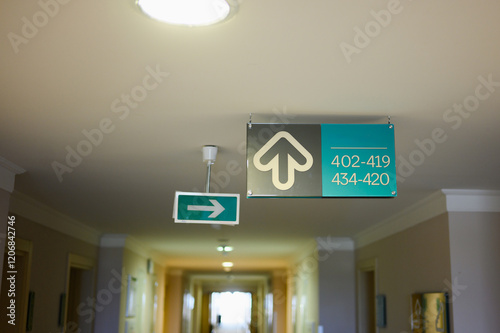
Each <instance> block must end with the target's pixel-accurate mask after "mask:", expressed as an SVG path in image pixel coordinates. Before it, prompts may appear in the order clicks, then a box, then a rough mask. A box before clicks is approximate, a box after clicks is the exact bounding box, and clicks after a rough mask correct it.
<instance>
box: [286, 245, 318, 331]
mask: <svg viewBox="0 0 500 333" xmlns="http://www.w3.org/2000/svg"><path fill="white" fill-rule="evenodd" d="M311 245H312V246H311V247H310V248H309V249H308V250H305V251H304V252H303V255H302V256H301V259H299V260H298V261H297V263H296V265H295V267H294V270H293V272H292V274H293V282H292V299H291V300H289V301H292V302H294V304H295V308H292V318H293V319H294V321H295V322H292V325H294V327H295V330H294V331H293V332H296V333H312V332H313V331H312V330H313V329H314V330H316V329H317V327H318V322H319V313H318V292H319V287H318V254H317V250H316V241H312V242H311Z"/></svg>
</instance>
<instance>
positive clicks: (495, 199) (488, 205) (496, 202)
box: [443, 189, 500, 212]
mask: <svg viewBox="0 0 500 333" xmlns="http://www.w3.org/2000/svg"><path fill="white" fill-rule="evenodd" d="M443 193H444V194H445V195H446V209H447V210H448V212H500V191H493V190H451V189H444V190H443Z"/></svg>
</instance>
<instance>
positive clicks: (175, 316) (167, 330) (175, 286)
mask: <svg viewBox="0 0 500 333" xmlns="http://www.w3.org/2000/svg"><path fill="white" fill-rule="evenodd" d="M183 291H184V285H183V276H182V271H181V270H177V269H172V270H169V271H168V274H167V281H166V291H165V324H164V325H165V326H164V333H173V332H179V333H180V332H181V323H182V297H183Z"/></svg>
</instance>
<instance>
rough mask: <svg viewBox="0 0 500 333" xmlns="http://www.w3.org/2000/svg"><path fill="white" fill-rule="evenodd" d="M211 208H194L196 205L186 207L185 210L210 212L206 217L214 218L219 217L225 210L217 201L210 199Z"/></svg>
mask: <svg viewBox="0 0 500 333" xmlns="http://www.w3.org/2000/svg"><path fill="white" fill-rule="evenodd" d="M210 202H211V203H212V206H196V205H188V207H187V210H194V211H204V212H212V214H210V215H209V216H208V217H209V218H213V219H214V218H216V217H217V216H219V215H220V213H222V212H223V211H224V210H226V209H225V208H224V207H223V206H222V205H221V204H220V203H219V202H218V201H217V200H215V199H210Z"/></svg>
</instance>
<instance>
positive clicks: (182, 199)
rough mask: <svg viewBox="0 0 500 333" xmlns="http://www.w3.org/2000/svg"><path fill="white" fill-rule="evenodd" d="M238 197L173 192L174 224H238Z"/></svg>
mask: <svg viewBox="0 0 500 333" xmlns="http://www.w3.org/2000/svg"><path fill="white" fill-rule="evenodd" d="M239 215H240V195H239V194H229V193H197V192H175V201H174V216H173V217H174V221H175V222H176V223H211V224H231V225H234V224H238V223H239Z"/></svg>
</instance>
